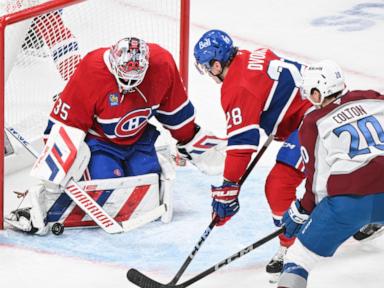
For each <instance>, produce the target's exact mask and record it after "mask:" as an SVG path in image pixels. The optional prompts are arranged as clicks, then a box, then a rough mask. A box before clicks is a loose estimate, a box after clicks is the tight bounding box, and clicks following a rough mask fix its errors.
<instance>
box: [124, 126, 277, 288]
mask: <svg viewBox="0 0 384 288" xmlns="http://www.w3.org/2000/svg"><path fill="white" fill-rule="evenodd" d="M273 138H274V135H272V134H271V135H269V136H268V139H267V140H266V141H265V143H264V145H263V147H261V149H260V150H259V152H258V153H257V154H256V156H255V158H254V159H253V160H252V162H251V164H249V166H248V167H247V170H246V171H245V173H244V175H243V177H241V179H240V181H239V183H238V184H239V185H240V186H242V185H243V183H244V182H245V180H246V179H247V178H248V176H249V174H250V173H251V172H252V170H253V168H254V167H255V166H256V164H257V162H259V160H260V158H261V156H263V154H264V152H265V151H266V150H267V148H268V146H269V144H271V142H272V140H273ZM218 221H219V218H218V217H217V216H216V217H215V218H214V219H213V220H212V222H211V223H210V224H209V226H208V227H207V229H205V231H204V233H203V234H202V235H201V237H200V239H199V241H198V242H197V244H196V245H195V247H194V249H193V250H192V252H191V254H189V256H188V257H187V259H186V260H185V261H184V263H183V265H182V266H181V268H180V269H179V271H178V272H177V273H176V275H175V277H174V278H173V279H172V280H171V282H169V283H168V284H161V283H159V282H157V281H155V280H152V279H151V278H149V277H147V276H145V275H144V274H143V273H141V272H140V271H138V270H136V269H134V268H131V269H130V270H128V272H127V278H128V280H129V281H131V282H132V283H134V284H136V285H137V286H139V287H142V288H159V287H160V288H163V287H186V286H188V285H190V284H192V283H194V282H196V281H198V280H200V279H201V278H203V277H205V276H206V275H208V274H211V273H212V272H214V271H216V270H217V269H216V270H213V271H210V272H209V273H208V274H205V275H203V276H201V277H200V278H198V279H196V280H194V281H193V282H191V283H190V284H188V285H186V286H180V285H185V283H187V282H188V281H187V282H185V283H183V284H180V285H175V284H176V283H177V281H179V279H180V277H181V276H182V275H183V273H184V271H185V270H186V269H187V267H188V266H189V264H190V263H191V262H192V260H193V258H194V257H195V255H196V254H197V252H198V251H199V249H200V248H201V246H202V244H203V243H204V242H205V240H206V239H207V238H208V236H209V234H210V233H211V231H212V229H213V228H214V227H215V225H216V223H217V222H218ZM282 231H283V230H282ZM282 231H281V232H282ZM281 232H280V233H281ZM275 233H277V231H276V232H275ZM280 233H278V234H277V235H279V234H280ZM271 235H272V234H271ZM277 235H276V236H277ZM276 236H274V237H276ZM274 237H273V238H274ZM273 238H271V239H273ZM269 240H270V239H269ZM269 240H267V241H269ZM260 241H261V240H260ZM257 243H258V242H257ZM263 243H265V242H263ZM260 245H261V244H260ZM260 245H258V246H260ZM258 246H256V247H258ZM256 247H254V248H256ZM247 248H248V247H247ZM254 248H253V249H254ZM253 249H252V250H253ZM250 251H251V250H250ZM246 253H248V252H246ZM241 256H242V255H241ZM239 257H240V256H239ZM236 258H237V257H235V258H234V259H236ZM228 263H229V262H228ZM228 263H226V264H224V265H227V264H228ZM222 266H223V265H222ZM214 267H215V266H214ZM220 267H221V266H220ZM220 267H219V268H220ZM207 271H208V270H207ZM199 275H201V274H199ZM199 275H197V276H199ZM197 276H196V277H197ZM194 278H195V277H194ZM194 278H192V279H194ZM192 279H191V280H192ZM191 280H189V281H191Z"/></svg>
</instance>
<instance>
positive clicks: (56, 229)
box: [51, 222, 64, 236]
mask: <svg viewBox="0 0 384 288" xmlns="http://www.w3.org/2000/svg"><path fill="white" fill-rule="evenodd" d="M51 231H52V233H53V234H55V235H56V236H58V235H61V234H63V232H64V225H63V224H61V223H58V222H57V223H55V224H53V225H52V228H51Z"/></svg>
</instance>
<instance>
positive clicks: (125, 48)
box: [109, 37, 149, 91]
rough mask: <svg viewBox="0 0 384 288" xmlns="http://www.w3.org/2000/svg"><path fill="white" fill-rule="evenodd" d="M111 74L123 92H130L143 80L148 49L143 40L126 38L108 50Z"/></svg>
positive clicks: (147, 63)
mask: <svg viewBox="0 0 384 288" xmlns="http://www.w3.org/2000/svg"><path fill="white" fill-rule="evenodd" d="M109 61H110V64H111V72H112V74H113V75H114V76H115V78H116V80H117V83H118V84H119V86H120V87H121V88H122V90H125V91H131V90H132V89H133V88H134V87H136V86H138V85H139V84H140V83H141V82H142V81H143V79H144V76H145V73H146V72H147V69H148V65H149V48H148V45H147V43H145V41H144V40H141V39H138V38H135V37H128V38H123V39H121V40H119V41H118V42H117V43H116V44H115V45H113V46H112V47H111V48H110V53H109Z"/></svg>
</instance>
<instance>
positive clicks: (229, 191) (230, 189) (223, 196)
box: [211, 181, 240, 226]
mask: <svg viewBox="0 0 384 288" xmlns="http://www.w3.org/2000/svg"><path fill="white" fill-rule="evenodd" d="M211 192H212V198H213V201H212V218H215V217H216V216H218V217H219V221H218V222H217V223H216V225H217V226H221V225H224V224H225V223H226V222H227V221H229V219H231V217H232V216H233V215H235V214H236V213H237V212H238V211H239V209H240V204H239V200H238V196H239V193H240V186H239V185H238V184H236V183H232V182H226V181H224V183H223V185H222V186H218V187H216V186H212V187H211Z"/></svg>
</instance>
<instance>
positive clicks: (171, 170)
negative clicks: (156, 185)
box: [158, 153, 176, 223]
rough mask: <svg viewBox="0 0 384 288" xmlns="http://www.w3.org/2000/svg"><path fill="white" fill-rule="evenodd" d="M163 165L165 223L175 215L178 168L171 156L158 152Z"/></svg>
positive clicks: (161, 185)
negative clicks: (174, 185) (174, 191)
mask: <svg viewBox="0 0 384 288" xmlns="http://www.w3.org/2000/svg"><path fill="white" fill-rule="evenodd" d="M158 157H159V162H160V166H161V174H160V201H161V204H165V205H166V212H165V213H164V214H163V215H162V216H161V221H162V222H163V223H169V222H171V221H172V217H173V195H172V190H173V182H174V181H175V178H176V170H175V166H174V164H173V162H172V161H171V159H170V158H168V159H167V158H166V157H165V156H164V155H162V154H161V153H158Z"/></svg>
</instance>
